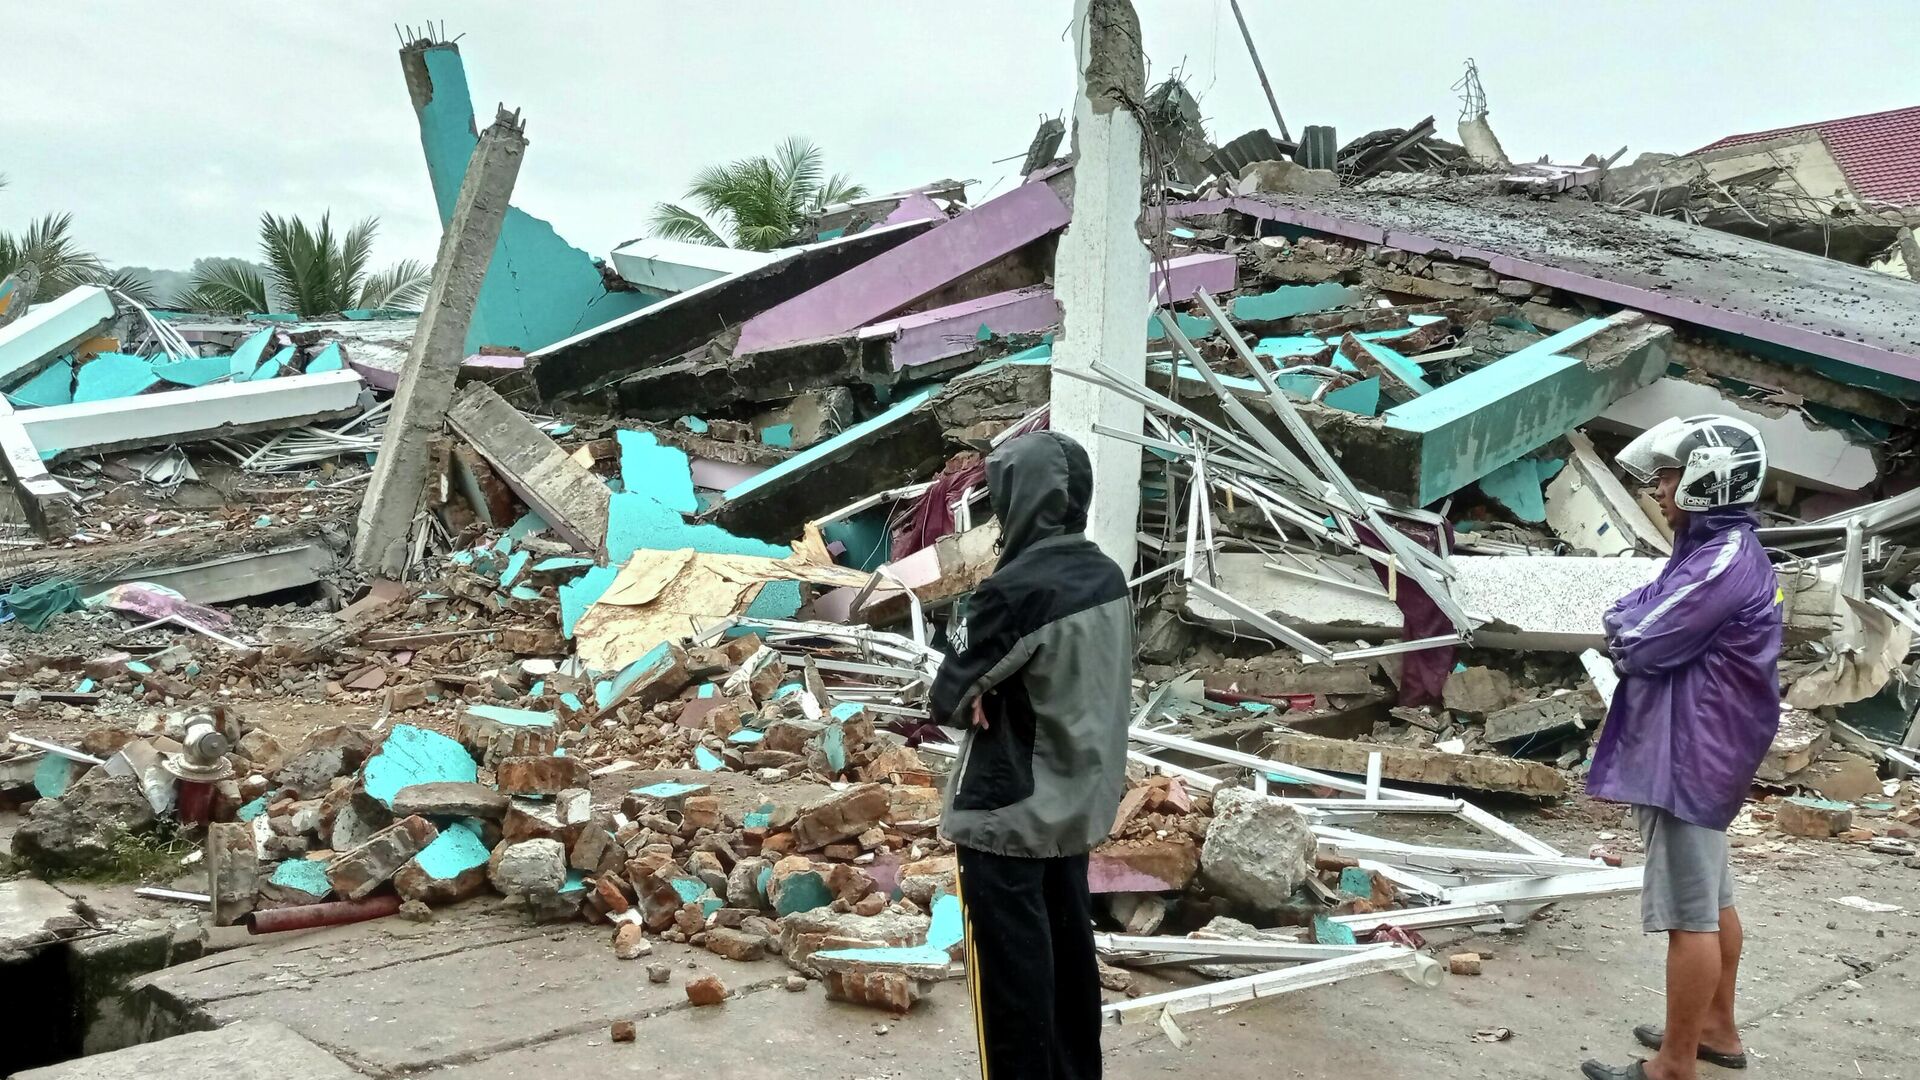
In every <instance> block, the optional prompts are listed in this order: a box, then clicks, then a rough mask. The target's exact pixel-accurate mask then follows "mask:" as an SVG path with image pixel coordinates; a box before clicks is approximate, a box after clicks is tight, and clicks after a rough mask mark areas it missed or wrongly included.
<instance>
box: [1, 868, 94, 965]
mask: <svg viewBox="0 0 1920 1080" xmlns="http://www.w3.org/2000/svg"><path fill="white" fill-rule="evenodd" d="M77 909H78V904H76V903H75V901H74V900H73V898H72V897H69V896H68V895H67V894H65V893H63V892H61V891H60V890H58V889H56V888H54V887H53V886H51V885H48V884H47V883H46V882H44V881H40V880H38V879H36V878H30V877H23V878H16V879H15V880H12V881H0V964H13V963H16V962H18V961H20V960H23V959H25V958H26V957H27V956H28V955H30V954H29V951H28V950H30V949H32V950H37V949H38V948H39V947H40V946H42V945H45V944H46V943H48V942H49V941H52V940H53V939H54V936H55V935H54V934H53V933H52V932H51V931H49V930H48V929H47V928H46V926H47V922H48V921H49V920H55V919H65V918H67V917H68V916H71V915H73V914H74V912H75V911H76V910H77Z"/></svg>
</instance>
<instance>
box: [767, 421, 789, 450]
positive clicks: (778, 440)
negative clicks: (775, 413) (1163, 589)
mask: <svg viewBox="0 0 1920 1080" xmlns="http://www.w3.org/2000/svg"><path fill="white" fill-rule="evenodd" d="M760 441H761V442H762V443H764V444H766V445H768V446H785V447H791V446H792V445H793V425H792V424H774V425H772V426H770V427H763V428H761V429H760Z"/></svg>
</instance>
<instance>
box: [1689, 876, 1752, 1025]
mask: <svg viewBox="0 0 1920 1080" xmlns="http://www.w3.org/2000/svg"><path fill="white" fill-rule="evenodd" d="M1745 941H1746V931H1745V930H1744V929H1742V928H1741V926H1740V913H1739V912H1738V911H1735V910H1734V909H1732V908H1730V907H1727V908H1721V909H1720V988H1719V989H1718V990H1716V991H1714V995H1713V1008H1712V1009H1711V1010H1709V1011H1708V1012H1707V1022H1706V1024H1705V1025H1703V1026H1702V1027H1701V1029H1700V1045H1702V1046H1704V1047H1706V1048H1707V1049H1709V1050H1717V1051H1719V1052H1720V1053H1723V1054H1737V1053H1740V1052H1741V1050H1742V1047H1741V1045H1740V1029H1739V1028H1738V1027H1737V1026H1735V1024H1734V1020H1733V989H1734V983H1735V982H1736V981H1738V978H1739V975H1740V950H1741V947H1742V946H1743V945H1744V944H1745Z"/></svg>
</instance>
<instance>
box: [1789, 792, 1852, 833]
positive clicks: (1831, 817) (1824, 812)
mask: <svg viewBox="0 0 1920 1080" xmlns="http://www.w3.org/2000/svg"><path fill="white" fill-rule="evenodd" d="M1773 821H1774V824H1776V825H1778V826H1780V831H1781V832H1784V833H1788V834H1790V835H1793V836H1806V837H1812V838H1814V839H1816V840H1825V839H1827V838H1828V837H1831V836H1838V835H1840V834H1841V833H1843V832H1846V831H1847V830H1848V829H1851V828H1853V804H1852V803H1845V802H1836V801H1834V800H1831V799H1815V798H1811V797H1809V796H1805V795H1795V796H1792V797H1791V798H1786V799H1781V800H1780V801H1779V802H1778V803H1775V804H1774V808H1773Z"/></svg>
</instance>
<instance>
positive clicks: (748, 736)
mask: <svg viewBox="0 0 1920 1080" xmlns="http://www.w3.org/2000/svg"><path fill="white" fill-rule="evenodd" d="M766 737H767V733H766V732H764V731H755V730H753V729H752V728H741V729H740V730H739V731H736V732H734V733H733V734H731V735H729V736H727V741H728V742H730V743H733V744H735V745H737V746H752V745H753V744H754V743H757V742H759V741H760V740H761V739H764V738H766Z"/></svg>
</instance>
